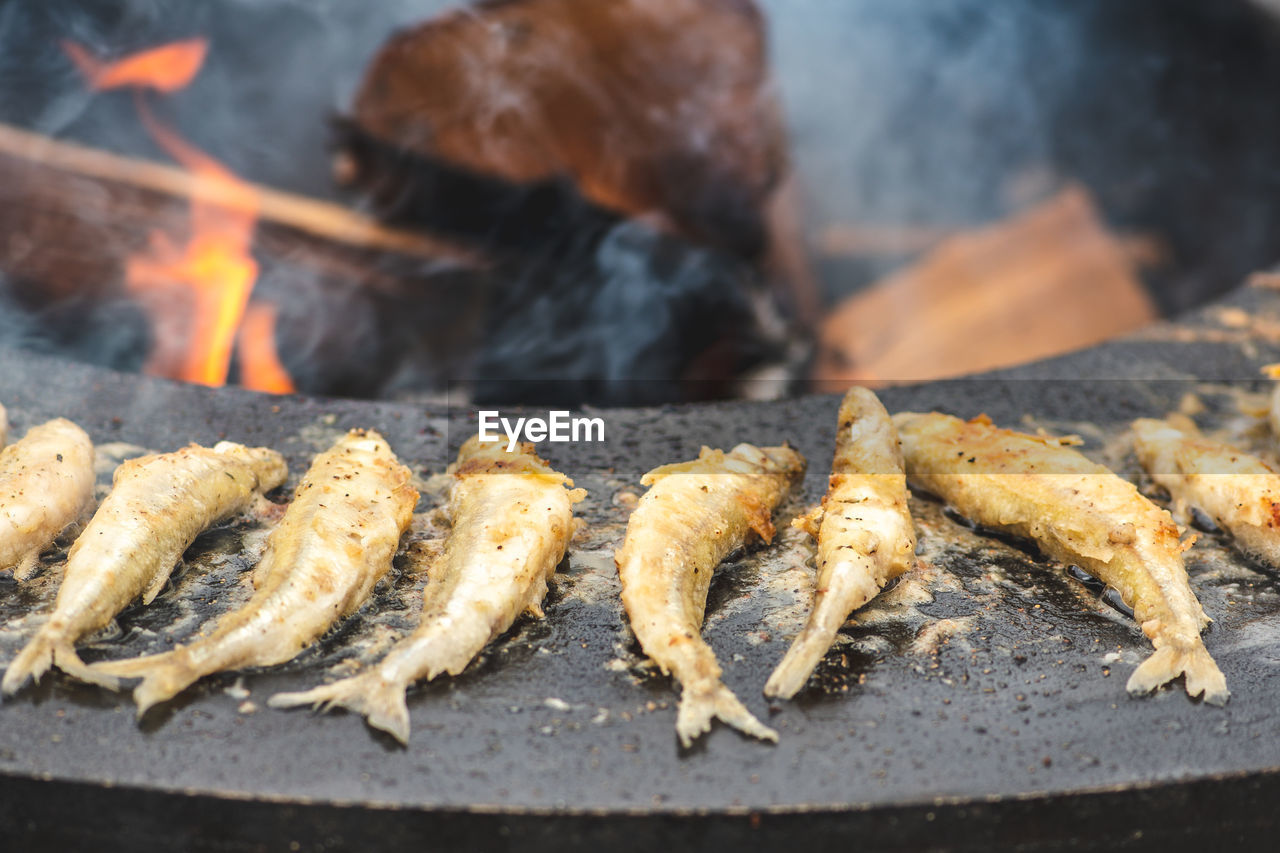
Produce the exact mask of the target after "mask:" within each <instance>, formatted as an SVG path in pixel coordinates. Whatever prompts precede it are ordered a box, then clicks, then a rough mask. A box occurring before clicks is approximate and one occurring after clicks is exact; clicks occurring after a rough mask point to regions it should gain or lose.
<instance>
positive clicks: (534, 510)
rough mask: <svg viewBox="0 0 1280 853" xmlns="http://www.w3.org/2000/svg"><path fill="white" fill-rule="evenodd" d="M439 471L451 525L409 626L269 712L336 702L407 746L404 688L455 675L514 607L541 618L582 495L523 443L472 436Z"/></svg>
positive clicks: (283, 697) (506, 622)
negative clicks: (444, 477) (369, 656)
mask: <svg viewBox="0 0 1280 853" xmlns="http://www.w3.org/2000/svg"><path fill="white" fill-rule="evenodd" d="M449 473H450V474H451V475H452V476H453V486H452V490H451V493H450V497H449V508H448V512H449V515H450V517H451V519H452V524H453V527H452V530H451V532H450V534H449V537H448V539H447V540H446V542H445V546H444V553H443V554H442V555H441V557H440V558H439V559H438V560H437V561H436V562H435V564H434V566H433V567H432V569H431V571H430V579H429V581H428V583H427V586H426V589H424V590H423V607H422V618H421V621H420V622H419V625H418V628H417V630H416V631H414V632H413V633H412V634H410V635H409V636H408V637H406V638H404V639H403V640H401V641H400V642H399V643H398V644H397V645H396V646H395V647H394V648H393V649H392V650H391V651H390V653H388V654H387V655H386V657H384V658H383V659H382V660H381V661H380V662H379V663H377V664H376V665H375V666H372V667H370V668H369V669H367V670H365V671H364V672H361V673H360V674H358V675H355V676H352V677H350V678H344V679H342V680H341V681H336V682H334V683H333V684H326V685H323V686H321V687H317V688H315V689H314V690H308V691H306V692H302V693H281V694H279V695H276V696H273V697H271V700H270V701H269V702H268V704H270V705H271V706H272V707H273V708H289V707H294V706H297V705H313V704H316V705H318V704H323V705H324V707H325V708H329V707H331V706H334V705H340V706H342V707H344V708H349V709H351V710H353V711H357V712H359V713H361V714H363V715H364V716H365V717H366V718H367V719H368V722H369V725H371V726H373V727H374V728H377V729H381V730H382V731H385V732H388V733H389V734H391V735H393V736H394V737H395V738H396V739H397V740H399V741H400V742H401V743H405V744H407V743H408V742H409V709H408V706H407V705H406V704H405V691H406V690H407V689H408V688H409V686H410V685H411V684H413V683H414V682H415V681H418V680H419V679H427V680H431V679H433V678H435V677H436V676H438V675H439V674H440V673H442V672H447V673H449V674H450V675H457V674H458V673H460V672H462V671H463V670H464V669H465V668H466V666H467V664H468V663H470V662H471V660H472V659H473V658H474V657H475V656H476V655H477V654H479V653H480V650H481V649H483V648H484V647H485V646H486V645H488V644H489V642H490V641H492V640H493V639H494V638H495V637H497V636H498V635H500V634H502V633H503V632H504V631H506V630H507V629H508V628H509V627H511V624H512V623H513V622H514V621H515V620H516V617H517V616H519V615H520V614H521V613H523V612H526V611H528V612H530V613H533V614H534V615H535V616H538V617H541V616H542V606H541V605H542V599H543V598H544V597H545V596H546V593H547V581H548V580H549V579H550V578H551V576H552V575H553V574H554V573H555V570H556V566H557V565H559V564H560V561H561V560H563V559H564V555H565V551H566V549H567V548H568V546H569V540H570V539H571V538H572V537H573V535H574V533H575V532H577V528H578V524H577V523H576V520H575V519H574V517H573V505H574V504H575V503H577V502H578V501H580V500H582V499H583V498H584V497H586V492H585V491H584V490H582V489H574V488H572V487H573V481H572V480H570V479H569V478H568V477H566V476H565V475H563V474H561V473H558V472H557V471H555V470H553V469H552V468H551V467H550V466H549V465H548V464H547V463H546V462H545V461H544V460H542V459H540V458H539V457H538V455H537V454H536V453H535V452H534V448H533V445H532V444H519V445H517V447H516V449H515V450H514V451H512V452H508V451H507V449H506V442H505V441H502V442H483V443H482V442H481V441H480V440H479V438H478V437H473V438H471V439H469V440H468V441H467V442H466V443H465V444H464V445H463V446H462V449H461V450H460V451H459V452H458V461H457V463H456V464H455V465H453V466H452V467H451V468H450V471H449Z"/></svg>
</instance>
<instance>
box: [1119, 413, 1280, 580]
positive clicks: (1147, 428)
mask: <svg viewBox="0 0 1280 853" xmlns="http://www.w3.org/2000/svg"><path fill="white" fill-rule="evenodd" d="M1133 434H1134V442H1133V446H1134V451H1135V452H1136V454H1137V456H1138V461H1139V462H1141V463H1142V467H1143V468H1145V469H1146V470H1147V473H1148V474H1150V475H1151V479H1152V480H1154V481H1155V482H1156V483H1158V484H1159V485H1161V486H1163V487H1164V488H1165V489H1167V490H1168V492H1169V495H1170V497H1172V498H1173V501H1174V515H1175V517H1179V518H1180V520H1182V521H1183V522H1184V523H1185V522H1186V521H1189V520H1190V519H1189V518H1188V515H1187V508H1188V507H1196V508H1198V509H1200V510H1201V511H1202V512H1204V513H1206V514H1207V515H1208V516H1209V517H1210V518H1212V519H1213V520H1214V522H1215V523H1216V524H1217V525H1218V526H1219V527H1221V528H1223V529H1224V530H1228V531H1230V533H1231V535H1232V537H1233V538H1234V544H1235V545H1236V547H1237V548H1238V549H1239V550H1241V551H1243V552H1244V553H1246V554H1248V555H1250V556H1252V557H1255V558H1257V559H1259V560H1261V561H1263V562H1265V563H1267V564H1268V565H1270V566H1272V567H1274V568H1280V474H1277V473H1276V472H1275V471H1274V470H1273V469H1272V468H1271V466H1269V465H1267V464H1266V463H1265V462H1263V461H1262V460H1261V459H1259V458H1258V457H1256V456H1253V455H1251V454H1249V453H1245V452H1244V451H1242V450H1239V449H1237V448H1234V447H1232V446H1231V445H1229V444H1223V443H1222V442H1218V441H1212V440H1210V439H1207V438H1205V437H1204V436H1202V435H1201V434H1200V432H1199V430H1197V429H1196V427H1195V424H1194V423H1192V422H1190V420H1188V419H1186V418H1179V419H1178V422H1177V423H1174V422H1172V420H1154V419H1151V418H1139V419H1138V420H1136V421H1134V422H1133Z"/></svg>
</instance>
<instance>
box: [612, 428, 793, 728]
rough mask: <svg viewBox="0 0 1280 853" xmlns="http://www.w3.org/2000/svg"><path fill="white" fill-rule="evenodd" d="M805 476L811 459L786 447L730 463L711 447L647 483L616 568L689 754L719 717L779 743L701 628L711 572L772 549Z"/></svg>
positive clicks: (747, 448) (745, 452) (742, 448)
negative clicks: (783, 511)
mask: <svg viewBox="0 0 1280 853" xmlns="http://www.w3.org/2000/svg"><path fill="white" fill-rule="evenodd" d="M804 466H805V461H804V457H803V456H801V455H800V454H799V453H797V452H796V451H794V450H792V449H791V448H790V447H785V446H784V447H765V448H759V447H755V446H753V445H750V444H739V445H738V446H737V447H735V448H733V450H731V451H729V452H728V453H725V452H724V451H723V450H711V449H709V448H706V447H704V448H702V452H701V453H700V454H699V455H698V458H697V459H695V460H693V461H690V462H680V463H677V464H674V465H663V466H662V467H660V468H655V469H653V470H652V471H650V472H649V473H648V474H645V475H644V478H643V479H641V481H640V483H641V485H645V486H651V487H652V488H650V489H649V491H648V492H646V493H645V494H644V496H643V497H642V498H640V501H639V502H638V503H637V505H636V508H635V510H634V511H633V512H632V513H631V520H630V521H629V522H628V524H627V535H626V539H625V540H624V541H623V543H622V547H621V548H620V549H619V550H618V552H617V554H616V555H615V557H614V559H615V562H616V563H617V565H618V577H619V578H620V579H621V580H622V603H623V605H624V606H625V607H626V610H627V616H628V617H629V618H630V620H631V630H632V631H634V632H635V635H636V638H637V639H638V640H639V641H640V645H641V646H642V647H643V648H644V651H645V653H646V654H647V655H649V657H650V658H652V659H653V661H654V662H655V663H656V664H658V666H659V667H661V669H662V671H663V673H668V674H671V675H674V676H675V678H676V680H677V681H679V682H680V686H681V695H680V709H679V712H678V713H677V716H676V733H677V734H678V735H679V737H680V742H681V743H682V744H683V745H684V746H686V747H687V746H689V745H690V744H691V743H693V741H694V739H695V738H697V737H698V736H699V735H701V734H702V733H704V732H706V731H708V730H710V728H711V721H712V720H713V719H714V718H716V717H719V718H720V719H721V720H723V721H724V722H726V723H728V724H729V725H731V726H733V727H735V728H737V729H739V730H741V731H743V732H745V733H747V734H749V735H753V736H755V737H758V738H761V739H763V740H769V741H777V739H778V734H777V732H775V731H774V730H773V729H771V728H769V727H767V726H765V725H764V724H762V723H761V722H760V721H759V720H757V719H756V718H755V717H754V716H752V714H751V712H750V711H748V710H747V709H746V708H745V707H744V706H743V704H742V703H741V702H740V701H739V700H738V697H736V696H734V695H733V693H732V692H731V691H730V690H729V688H728V687H726V686H725V685H724V684H723V683H722V682H721V680H720V675H721V670H720V664H719V663H718V662H717V661H716V656H715V653H714V652H712V651H711V647H710V646H708V645H707V644H706V642H704V641H703V639H702V636H701V634H702V619H703V615H704V611H705V610H706V606H707V591H708V589H709V588H710V586H711V575H712V572H714V571H715V568H716V566H718V565H719V564H720V561H721V560H723V559H724V558H725V557H727V556H728V555H729V554H730V553H731V552H733V551H734V550H736V549H737V548H739V547H741V546H742V545H743V544H744V543H745V542H746V540H747V536H748V534H749V533H751V532H752V531H754V532H755V533H756V534H757V535H759V537H760V538H761V539H762V540H764V541H765V542H770V541H772V539H773V534H774V527H773V521H772V520H771V518H770V514H771V512H772V510H773V508H774V507H776V506H777V505H778V503H779V502H780V501H781V500H782V498H783V497H784V496H785V495H786V494H787V492H788V491H790V489H791V487H792V485H793V484H794V483H795V482H796V481H797V480H798V479H799V478H800V477H801V476H802V475H803V474H804Z"/></svg>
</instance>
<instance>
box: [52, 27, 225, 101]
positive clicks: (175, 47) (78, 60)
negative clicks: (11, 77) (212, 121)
mask: <svg viewBox="0 0 1280 853" xmlns="http://www.w3.org/2000/svg"><path fill="white" fill-rule="evenodd" d="M62 49H63V50H64V51H65V52H66V54H67V56H68V57H70V58H71V61H72V62H74V63H75V66H76V68H78V69H80V73H81V74H83V75H84V77H85V80H87V81H88V82H89V88H90V89H92V90H93V91H95V92H101V91H103V90H106V89H119V88H122V87H124V86H139V87H142V88H148V89H155V90H156V91H158V92H176V91H178V90H179V89H185V88H186V87H187V84H188V83H190V82H191V81H192V79H193V78H194V77H195V76H196V72H198V71H199V70H200V66H201V65H203V64H204V58H205V54H207V53H208V52H209V42H208V40H207V39H201V38H196V39H188V40H187V41H175V42H173V43H172V44H166V45H164V46H162V47H156V48H152V49H151V50H144V51H142V52H141V53H135V54H133V55H132V56H127V57H125V58H124V59H121V60H119V61H118V62H111V63H106V62H103V61H102V60H100V59H98V58H97V57H95V56H93V55H92V54H90V53H89V51H87V50H85V49H84V48H83V47H82V46H80V45H78V44H76V43H75V42H73V41H64V42H63V43H62Z"/></svg>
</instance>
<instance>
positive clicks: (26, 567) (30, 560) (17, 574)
mask: <svg viewBox="0 0 1280 853" xmlns="http://www.w3.org/2000/svg"><path fill="white" fill-rule="evenodd" d="M38 568H40V549H38V548H37V549H36V550H34V551H31V552H30V553H28V554H27V555H25V556H24V557H23V558H22V559H21V560H19V561H18V565H16V566H14V567H13V579H14V580H16V581H25V580H30V579H31V578H32V577H34V576H35V573H36V569H38Z"/></svg>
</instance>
